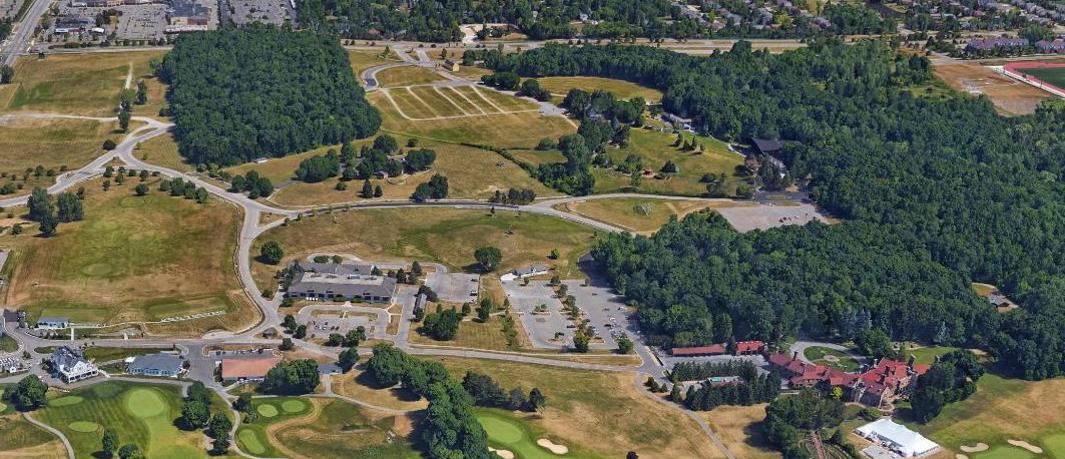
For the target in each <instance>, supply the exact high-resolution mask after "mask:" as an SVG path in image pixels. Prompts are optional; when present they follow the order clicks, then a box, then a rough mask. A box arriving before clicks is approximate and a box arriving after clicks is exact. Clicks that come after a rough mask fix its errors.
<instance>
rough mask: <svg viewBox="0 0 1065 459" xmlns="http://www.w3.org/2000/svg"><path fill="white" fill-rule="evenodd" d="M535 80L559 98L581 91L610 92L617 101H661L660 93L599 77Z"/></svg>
mask: <svg viewBox="0 0 1065 459" xmlns="http://www.w3.org/2000/svg"><path fill="white" fill-rule="evenodd" d="M537 80H538V81H539V82H540V86H541V87H542V88H544V89H547V90H548V91H551V93H552V94H557V95H560V96H565V95H566V93H567V92H569V90H570V89H583V90H585V91H589V92H591V91H595V90H604V91H610V92H612V93H614V96H616V97H617V98H619V99H631V98H633V97H637V96H639V97H643V98H644V99H645V100H647V101H648V102H658V101H661V100H662V92H661V91H658V90H656V89H651V88H648V87H644V86H640V85H638V84H636V83H630V82H628V81H624V80H614V79H610V78H599V77H547V78H538V79H537Z"/></svg>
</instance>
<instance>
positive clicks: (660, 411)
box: [434, 357, 721, 458]
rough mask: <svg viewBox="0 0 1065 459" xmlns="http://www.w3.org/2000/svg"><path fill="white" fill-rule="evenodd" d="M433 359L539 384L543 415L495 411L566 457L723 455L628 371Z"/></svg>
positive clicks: (458, 369)
mask: <svg viewBox="0 0 1065 459" xmlns="http://www.w3.org/2000/svg"><path fill="white" fill-rule="evenodd" d="M434 360H437V361H440V362H442V363H443V364H444V365H445V366H446V367H447V368H448V370H450V372H451V374H452V375H453V376H454V377H456V378H461V377H462V376H463V375H464V374H465V373H466V371H467V370H474V371H478V372H481V373H485V374H488V375H490V376H492V377H493V378H495V379H496V380H497V381H499V383H500V384H501V385H502V386H503V387H506V388H513V387H519V388H521V389H522V390H524V391H528V390H530V389H532V388H533V387H538V388H540V390H542V391H543V392H544V395H545V396H547V406H546V408H545V409H544V410H543V413H542V415H524V414H523V415H509V414H505V413H500V412H495V411H493V413H494V414H499V415H505V416H506V418H507V419H511V420H519V421H523V424H524V426H523V429H527V432H528V433H529V434H530V438H532V439H533V441H534V442H535V441H536V440H537V439H539V438H545V437H546V438H548V439H550V440H552V441H553V442H555V443H556V444H562V445H565V446H567V447H568V448H569V450H570V453H569V456H570V457H580V458H599V457H602V458H617V457H624V456H625V454H626V453H627V452H628V451H636V452H637V453H639V455H640V457H647V458H672V457H685V458H714V457H721V455H720V453H719V451H718V449H717V448H716V447H715V446H714V445H713V444H712V443H711V442H710V440H709V439H708V438H707V437H706V435H705V434H703V432H702V431H701V430H700V429H699V426H698V425H697V424H696V423H695V422H694V421H692V420H690V419H688V418H687V417H685V416H684V415H682V414H681V413H680V411H678V410H677V409H675V408H673V407H670V406H669V405H666V404H662V403H659V402H656V401H654V400H651V399H649V398H648V397H646V396H645V395H644V394H643V393H641V392H640V390H639V389H637V388H636V386H635V384H634V379H635V378H636V376H635V375H634V374H632V373H610V372H592V371H584V370H573V369H566V368H558V367H546V366H539V365H527V364H519V363H514V362H506V361H495V360H493V361H489V360H476V359H459V358H450V357H448V358H436V359H434ZM545 451H546V450H545Z"/></svg>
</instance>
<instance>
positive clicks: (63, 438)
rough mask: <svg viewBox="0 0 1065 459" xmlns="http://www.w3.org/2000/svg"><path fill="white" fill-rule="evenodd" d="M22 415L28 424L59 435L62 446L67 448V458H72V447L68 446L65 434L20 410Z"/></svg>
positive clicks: (68, 442) (68, 441)
mask: <svg viewBox="0 0 1065 459" xmlns="http://www.w3.org/2000/svg"><path fill="white" fill-rule="evenodd" d="M22 417H23V418H25V419H26V420H27V421H29V422H30V424H33V425H35V426H37V427H40V428H42V429H44V430H47V431H48V432H51V433H52V434H53V435H55V436H57V437H59V441H61V442H63V447H64V448H66V450H67V457H68V458H69V459H74V447H73V446H70V440H67V436H66V435H63V432H60V431H59V430H58V429H56V428H55V427H52V426H50V425H48V424H45V423H43V422H41V421H38V420H36V419H34V418H33V416H30V413H27V412H25V411H24V412H22Z"/></svg>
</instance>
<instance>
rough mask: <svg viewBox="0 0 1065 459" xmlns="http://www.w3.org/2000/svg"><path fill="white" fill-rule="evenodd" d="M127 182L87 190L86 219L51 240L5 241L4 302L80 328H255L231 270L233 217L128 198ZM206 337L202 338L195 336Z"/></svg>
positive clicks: (216, 207)
mask: <svg viewBox="0 0 1065 459" xmlns="http://www.w3.org/2000/svg"><path fill="white" fill-rule="evenodd" d="M137 182H138V180H137V179H136V178H130V179H129V180H127V181H126V183H125V184H124V185H115V186H113V187H112V188H111V189H110V190H109V191H103V190H102V189H101V187H100V183H101V182H100V180H94V181H91V182H87V183H86V184H85V188H86V197H85V220H83V221H80V222H73V223H64V224H61V225H60V226H59V232H58V234H57V235H56V236H54V237H51V238H40V237H34V236H33V235H32V233H36V228H35V226H36V225H32V224H30V225H26V226H27V228H26V229H27V233H31V232H32V233H31V234H23V235H17V236H13V235H10V234H8V235H5V236H3V237H2V239H0V244H3V245H6V246H8V247H11V248H14V249H15V252H14V254H13V257H14V259H13V260H10V261H9V263H12V262H13V264H14V266H15V268H14V272H13V274H12V276H11V285H10V288H9V290H8V292H7V303H8V304H11V305H18V306H19V307H20V308H21V309H23V310H26V311H28V312H29V313H30V315H31V316H32V317H39V316H42V315H50V316H65V317H69V318H70V319H71V321H73V322H77V323H99V324H116V323H122V322H129V321H138V322H139V321H159V320H162V319H165V318H169V317H175V316H184V315H187V314H192V313H206V312H213V311H224V312H225V313H226V314H225V315H224V316H219V317H225V320H219V319H217V318H216V319H200V320H196V321H187V322H181V323H182V324H184V325H187V326H188V328H189V331H190V332H193V333H197V334H198V333H202V332H203V331H207V329H210V328H214V327H219V328H226V327H232V328H230V329H235V328H237V327H241V326H243V325H245V324H247V323H248V322H249V321H252V320H254V319H255V311H254V309H253V308H251V306H250V305H249V304H247V301H246V299H245V298H244V297H243V291H242V290H241V289H240V286H239V284H238V283H237V280H236V275H235V272H234V268H233V256H234V255H233V254H234V252H235V250H236V243H235V238H236V232H237V226H238V223H239V216H238V214H237V212H236V211H235V210H234V209H233V208H232V207H230V206H229V205H227V204H225V203H223V202H221V201H217V200H213V199H212V200H209V201H208V203H207V204H197V203H195V202H194V201H191V200H186V199H182V198H176V197H171V196H169V195H166V194H163V193H162V192H160V191H158V183H157V182H156V181H154V180H152V181H150V182H149V183H150V184H151V188H152V191H151V192H150V193H149V194H148V195H147V196H140V197H138V196H134V193H133V191H132V188H133V184H134V183H137ZM199 328H206V329H199Z"/></svg>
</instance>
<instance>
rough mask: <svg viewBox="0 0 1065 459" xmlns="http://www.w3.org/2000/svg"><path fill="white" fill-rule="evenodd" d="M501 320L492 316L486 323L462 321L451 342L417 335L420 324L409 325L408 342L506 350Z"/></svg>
mask: <svg viewBox="0 0 1065 459" xmlns="http://www.w3.org/2000/svg"><path fill="white" fill-rule="evenodd" d="M502 324H503V320H502V319H501V318H500V317H499V316H493V317H490V318H489V319H488V322H485V323H481V322H478V321H474V320H464V321H462V322H461V323H460V324H459V331H458V333H457V334H456V335H455V339H453V340H451V341H436V340H434V339H432V338H430V337H428V336H425V335H422V334H421V333H418V331H417V328H418V326H420V324H411V325H412V326H411V330H410V336H409V340H410V343H411V344H421V345H430V346H446V347H465V348H474V349H488V350H497V351H502V350H507V349H508V348H507V340H506V337H504V336H503V325H502Z"/></svg>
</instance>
